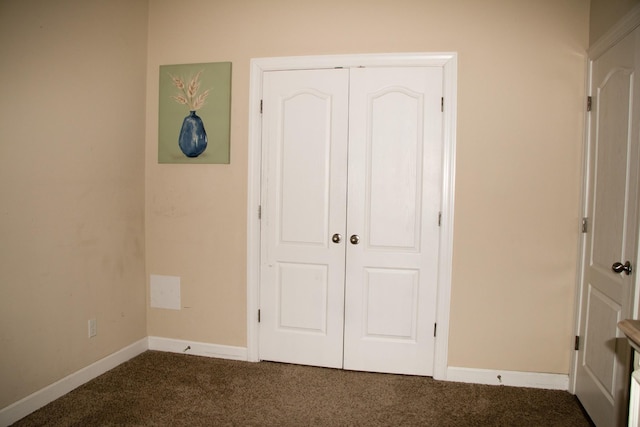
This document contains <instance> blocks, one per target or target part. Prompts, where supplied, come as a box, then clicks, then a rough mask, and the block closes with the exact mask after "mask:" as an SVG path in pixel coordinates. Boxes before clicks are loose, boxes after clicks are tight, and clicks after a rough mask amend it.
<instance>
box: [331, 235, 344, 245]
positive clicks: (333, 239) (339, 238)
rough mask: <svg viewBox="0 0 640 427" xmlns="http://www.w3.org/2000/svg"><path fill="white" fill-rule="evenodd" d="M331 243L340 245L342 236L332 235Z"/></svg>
mask: <svg viewBox="0 0 640 427" xmlns="http://www.w3.org/2000/svg"><path fill="white" fill-rule="evenodd" d="M331 241H332V242H333V243H340V242H341V241H342V235H341V234H338V233H336V234H334V235H333V236H331Z"/></svg>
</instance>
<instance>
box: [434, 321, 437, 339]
mask: <svg viewBox="0 0 640 427" xmlns="http://www.w3.org/2000/svg"><path fill="white" fill-rule="evenodd" d="M437 332H438V324H437V323H434V324H433V336H434V337H435V336H436V333H437Z"/></svg>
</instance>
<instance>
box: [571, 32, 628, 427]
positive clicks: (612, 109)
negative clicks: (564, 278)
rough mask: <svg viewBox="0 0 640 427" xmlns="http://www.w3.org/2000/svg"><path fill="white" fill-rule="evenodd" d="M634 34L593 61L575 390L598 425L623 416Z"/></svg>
mask: <svg viewBox="0 0 640 427" xmlns="http://www.w3.org/2000/svg"><path fill="white" fill-rule="evenodd" d="M639 37H640V29H636V30H635V31H634V32H633V33H631V34H630V35H628V36H627V37H626V38H624V39H623V40H622V41H621V42H619V43H617V44H616V45H615V46H614V47H612V48H611V49H609V50H608V51H607V52H606V53H604V54H603V55H602V56H600V57H599V58H597V59H596V60H595V61H593V63H592V76H591V81H592V87H591V93H592V95H593V109H592V112H591V130H590V135H591V137H590V144H589V145H590V153H589V158H590V164H589V184H588V201H587V203H588V220H589V229H588V233H587V236H586V246H585V252H584V253H585V259H584V260H583V269H584V271H583V283H582V288H581V320H580V327H579V331H580V339H581V344H580V348H579V351H578V363H577V370H576V395H577V396H578V398H579V399H580V401H581V402H582V405H583V406H584V407H585V409H586V410H587V412H588V413H589V415H590V417H591V418H592V419H593V421H594V422H595V424H596V425H597V426H599V427H602V426H621V425H624V424H625V422H626V421H625V419H626V408H627V395H628V387H629V378H630V363H631V351H630V348H629V345H628V344H627V340H626V339H625V338H624V335H623V334H622V333H621V332H620V331H619V330H618V328H617V324H618V322H619V321H621V320H623V319H625V318H628V317H631V315H632V296H633V289H634V283H635V279H634V277H635V274H636V271H633V269H634V268H635V267H636V266H635V265H633V266H632V265H631V263H632V262H634V261H635V259H636V253H637V252H636V251H637V245H638V241H637V235H638V229H637V223H638V221H637V219H638V209H637V207H638V206H637V204H638V195H637V191H638V166H639V161H640V158H639V156H638V148H639V147H638V145H639V143H640V140H639V136H640V131H639V125H640V124H639V122H640V114H638V110H637V108H635V109H634V105H637V103H638V101H639V100H640V97H639V96H638V95H639V93H640V92H639V90H640V79H638V71H640V70H639V69H638V65H637V64H638V60H640V56H639V55H638V49H639V48H640V43H639V41H640V39H639ZM614 269H615V270H616V271H614ZM617 271H619V272H617Z"/></svg>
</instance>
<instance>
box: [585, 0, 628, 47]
mask: <svg viewBox="0 0 640 427" xmlns="http://www.w3.org/2000/svg"><path fill="white" fill-rule="evenodd" d="M638 4H640V0H591V16H590V19H589V44H590V45H592V44H594V43H595V42H597V41H598V39H599V38H600V37H602V36H603V35H604V34H605V33H606V32H607V31H608V30H609V29H610V28H611V27H612V26H613V25H614V24H615V23H616V22H618V20H620V19H621V18H622V17H624V15H625V14H626V13H628V12H629V11H630V10H631V9H633V8H634V7H635V6H637V5H638Z"/></svg>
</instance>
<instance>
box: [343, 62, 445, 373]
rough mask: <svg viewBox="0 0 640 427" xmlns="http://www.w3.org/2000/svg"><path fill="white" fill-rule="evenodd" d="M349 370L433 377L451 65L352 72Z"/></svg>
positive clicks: (346, 347) (346, 364)
mask: <svg viewBox="0 0 640 427" xmlns="http://www.w3.org/2000/svg"><path fill="white" fill-rule="evenodd" d="M350 91H351V92H350V108H349V124H350V126H349V128H350V131H349V185H348V200H349V205H348V216H347V234H348V236H349V242H348V243H347V276H346V280H347V287H346V298H345V305H346V311H345V342H344V367H345V369H355V370H365V371H378V372H392V373H403V374H417V375H432V373H433V354H434V325H435V319H436V310H435V308H436V290H437V277H438V274H437V273H438V242H439V226H438V222H439V211H440V206H441V188H442V182H441V176H442V134H441V132H442V112H441V96H442V69H441V68H439V67H413V68H411V67H406V68H356V69H353V70H351V87H350Z"/></svg>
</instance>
